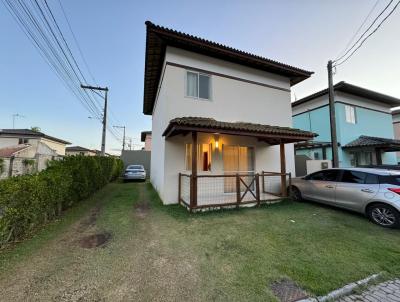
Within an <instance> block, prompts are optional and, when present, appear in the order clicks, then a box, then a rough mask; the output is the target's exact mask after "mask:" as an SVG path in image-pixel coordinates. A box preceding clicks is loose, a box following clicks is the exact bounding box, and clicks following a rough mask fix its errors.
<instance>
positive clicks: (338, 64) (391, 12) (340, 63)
mask: <svg viewBox="0 0 400 302" xmlns="http://www.w3.org/2000/svg"><path fill="white" fill-rule="evenodd" d="M399 4H400V1H398V2H397V3H396V5H395V6H394V7H393V9H392V10H391V11H390V12H389V14H388V15H387V16H386V17H385V18H384V19H383V20H382V21H381V22H380V23H379V24H378V25H377V27H376V28H375V29H374V30H373V31H372V32H371V33H370V34H369V35H368V36H366V37H365V38H364V39H363V40H362V41H361V42H360V44H359V45H358V46H357V48H355V49H354V50H353V52H352V53H350V55H348V56H347V58H345V59H344V60H343V61H342V62H337V63H335V65H334V66H335V67H336V66H340V65H342V64H343V63H345V62H346V61H347V60H349V59H350V58H351V57H352V56H353V55H354V53H355V52H356V51H357V50H359V49H360V48H361V46H362V45H363V44H364V43H365V41H367V39H368V38H369V37H371V36H372V35H373V34H374V33H375V32H376V31H377V30H378V29H379V28H380V27H381V26H382V24H383V23H384V22H385V21H386V20H387V19H388V18H389V17H390V16H391V15H392V14H393V13H394V11H395V10H396V8H397V7H398V6H399Z"/></svg>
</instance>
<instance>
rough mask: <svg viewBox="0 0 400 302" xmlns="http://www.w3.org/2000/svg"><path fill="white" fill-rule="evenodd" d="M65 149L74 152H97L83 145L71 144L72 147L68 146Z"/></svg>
mask: <svg viewBox="0 0 400 302" xmlns="http://www.w3.org/2000/svg"><path fill="white" fill-rule="evenodd" d="M65 151H72V152H93V153H96V150H90V149H88V148H85V147H81V146H71V147H66V148H65Z"/></svg>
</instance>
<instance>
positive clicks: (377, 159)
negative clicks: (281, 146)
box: [292, 82, 400, 167]
mask: <svg viewBox="0 0 400 302" xmlns="http://www.w3.org/2000/svg"><path fill="white" fill-rule="evenodd" d="M334 91H335V112H336V132H337V141H338V144H339V152H338V156H339V166H340V167H354V166H364V165H382V164H388V165H390V164H396V163H397V160H396V155H395V153H394V151H397V150H400V141H399V140H395V139H394V138H395V137H394V133H393V125H392V116H391V110H390V108H392V107H396V106H400V99H397V98H394V97H391V96H388V95H385V94H382V93H379V92H375V91H372V90H368V89H365V88H362V87H358V86H355V85H351V84H348V83H346V82H339V83H337V84H336V85H334ZM292 109H293V124H294V127H296V128H300V129H303V130H307V131H312V132H315V133H317V134H318V135H319V136H318V139H317V140H314V141H308V142H306V143H299V144H296V145H295V148H296V155H307V156H309V157H310V158H311V159H319V160H321V159H329V160H331V159H332V152H331V151H332V150H331V132H330V119H329V99H328V89H324V90H321V91H319V92H316V93H314V94H312V95H310V96H307V97H305V98H302V99H300V100H298V101H295V102H294V103H292Z"/></svg>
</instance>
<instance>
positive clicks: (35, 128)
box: [31, 126, 40, 132]
mask: <svg viewBox="0 0 400 302" xmlns="http://www.w3.org/2000/svg"><path fill="white" fill-rule="evenodd" d="M31 130H32V131H35V132H40V127H38V126H32V127H31Z"/></svg>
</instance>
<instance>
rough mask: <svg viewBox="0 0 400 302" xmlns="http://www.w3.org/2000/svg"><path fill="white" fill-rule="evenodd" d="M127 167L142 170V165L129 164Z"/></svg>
mask: <svg viewBox="0 0 400 302" xmlns="http://www.w3.org/2000/svg"><path fill="white" fill-rule="evenodd" d="M127 169H130V170H143V166H139V165H131V166H128V167H127Z"/></svg>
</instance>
